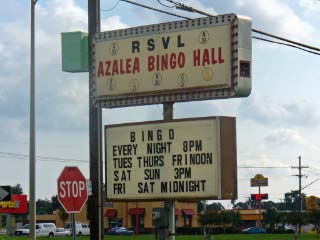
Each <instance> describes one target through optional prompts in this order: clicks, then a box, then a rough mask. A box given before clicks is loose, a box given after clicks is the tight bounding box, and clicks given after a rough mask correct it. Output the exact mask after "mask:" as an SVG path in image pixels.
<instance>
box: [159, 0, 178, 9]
mask: <svg viewBox="0 0 320 240" xmlns="http://www.w3.org/2000/svg"><path fill="white" fill-rule="evenodd" d="M157 2H158V3H159V4H160V5H162V6H165V7H167V8H174V7H176V5H175V4H174V5H173V6H168V5H166V4H164V3H162V2H161V1H160V0H157Z"/></svg>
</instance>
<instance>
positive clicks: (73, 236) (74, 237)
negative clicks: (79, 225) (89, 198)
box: [71, 212, 77, 240]
mask: <svg viewBox="0 0 320 240" xmlns="http://www.w3.org/2000/svg"><path fill="white" fill-rule="evenodd" d="M71 224H72V240H76V239H77V236H76V220H75V216H74V212H73V213H71Z"/></svg>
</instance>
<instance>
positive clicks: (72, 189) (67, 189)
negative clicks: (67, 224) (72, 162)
mask: <svg viewBox="0 0 320 240" xmlns="http://www.w3.org/2000/svg"><path fill="white" fill-rule="evenodd" d="M87 199H88V191H87V180H86V178H85V177H84V176H83V174H82V173H81V171H80V170H79V168H78V167H65V168H64V169H63V170H62V172H61V174H60V176H59V178H58V200H59V202H60V203H61V205H62V206H63V208H64V209H65V210H66V212H67V213H77V212H80V211H81V209H82V208H83V206H84V204H85V203H86V201H87Z"/></svg>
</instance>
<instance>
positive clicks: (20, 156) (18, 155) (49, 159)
mask: <svg viewBox="0 0 320 240" xmlns="http://www.w3.org/2000/svg"><path fill="white" fill-rule="evenodd" d="M0 158H6V159H26V160H27V159H29V155H27V154H21V153H10V152H0ZM36 158H37V160H39V161H47V162H76V163H89V160H80V159H74V158H58V157H46V156H36Z"/></svg>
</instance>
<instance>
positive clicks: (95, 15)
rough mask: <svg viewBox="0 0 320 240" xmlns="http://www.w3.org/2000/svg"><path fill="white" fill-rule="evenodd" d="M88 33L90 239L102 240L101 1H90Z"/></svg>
mask: <svg viewBox="0 0 320 240" xmlns="http://www.w3.org/2000/svg"><path fill="white" fill-rule="evenodd" d="M88 32H89V45H88V49H89V152H90V180H91V183H92V196H90V197H89V204H88V217H89V219H90V229H91V234H90V239H92V240H101V239H103V238H104V231H103V203H104V194H103V165H102V148H101V145H102V141H101V139H102V138H101V131H102V130H101V129H102V111H101V108H100V107H95V106H94V105H93V104H92V91H90V88H91V86H90V85H91V82H92V77H93V75H94V68H92V64H91V63H92V60H93V59H92V37H93V36H94V35H95V34H96V33H98V32H100V0H88Z"/></svg>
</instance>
